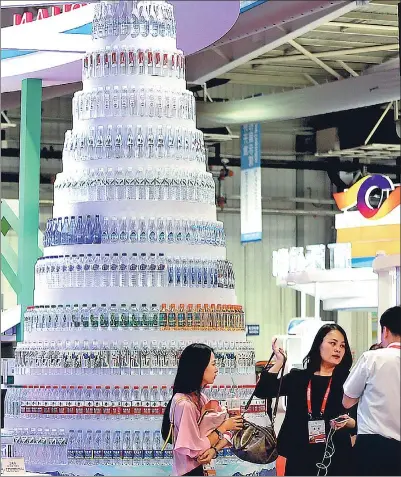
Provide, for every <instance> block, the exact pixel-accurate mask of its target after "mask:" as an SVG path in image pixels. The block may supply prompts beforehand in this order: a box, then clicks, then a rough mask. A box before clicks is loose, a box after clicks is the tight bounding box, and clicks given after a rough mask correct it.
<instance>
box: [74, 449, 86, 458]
mask: <svg viewBox="0 0 401 477" xmlns="http://www.w3.org/2000/svg"><path fill="white" fill-rule="evenodd" d="M84 455H85V451H84V450H83V449H75V458H76V459H83V458H84Z"/></svg>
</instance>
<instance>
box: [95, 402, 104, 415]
mask: <svg viewBox="0 0 401 477" xmlns="http://www.w3.org/2000/svg"><path fill="white" fill-rule="evenodd" d="M93 414H96V415H97V416H99V415H100V414H103V403H102V401H95V402H94V404H93Z"/></svg>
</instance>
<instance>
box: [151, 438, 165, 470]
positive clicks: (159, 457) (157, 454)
mask: <svg viewBox="0 0 401 477" xmlns="http://www.w3.org/2000/svg"><path fill="white" fill-rule="evenodd" d="M162 442H163V441H162V435H161V432H160V431H159V430H157V431H154V432H153V443H152V444H153V445H152V447H153V458H154V465H163V452H162V446H163V444H162Z"/></svg>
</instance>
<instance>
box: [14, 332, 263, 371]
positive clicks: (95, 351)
mask: <svg viewBox="0 0 401 477" xmlns="http://www.w3.org/2000/svg"><path fill="white" fill-rule="evenodd" d="M191 342H192V341H179V342H176V341H161V342H158V341H156V340H153V341H152V342H150V343H149V342H148V341H142V342H138V341H134V342H132V343H128V341H124V342H122V343H121V342H120V343H119V342H117V341H113V342H108V341H102V342H100V341H98V340H93V341H91V342H89V341H88V340H84V341H82V342H81V341H79V340H75V341H70V340H66V341H61V340H59V341H57V342H56V341H50V342H49V341H38V342H36V341H31V342H24V343H18V344H17V347H16V349H15V374H16V375H34V376H38V375H79V374H81V375H103V376H104V375H137V376H138V375H143V376H147V375H152V376H153V375H155V376H156V375H173V374H174V373H175V372H176V369H177V365H178V360H179V357H180V355H181V352H182V350H183V349H184V348H185V346H187V345H188V344H190V343H191ZM214 344H215V345H216V346H214V347H213V348H214V349H215V356H216V365H217V367H218V368H219V372H220V374H251V373H253V372H254V364H253V363H254V358H255V352H254V349H253V347H252V344H251V343H249V342H246V341H245V342H234V341H233V342H223V341H220V342H218V343H217V342H215V343H214Z"/></svg>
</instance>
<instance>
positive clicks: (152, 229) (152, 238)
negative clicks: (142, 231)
mask: <svg viewBox="0 0 401 477" xmlns="http://www.w3.org/2000/svg"><path fill="white" fill-rule="evenodd" d="M156 241H157V230H156V220H155V218H154V217H151V218H150V219H149V223H148V242H149V243H155V242H156Z"/></svg>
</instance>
